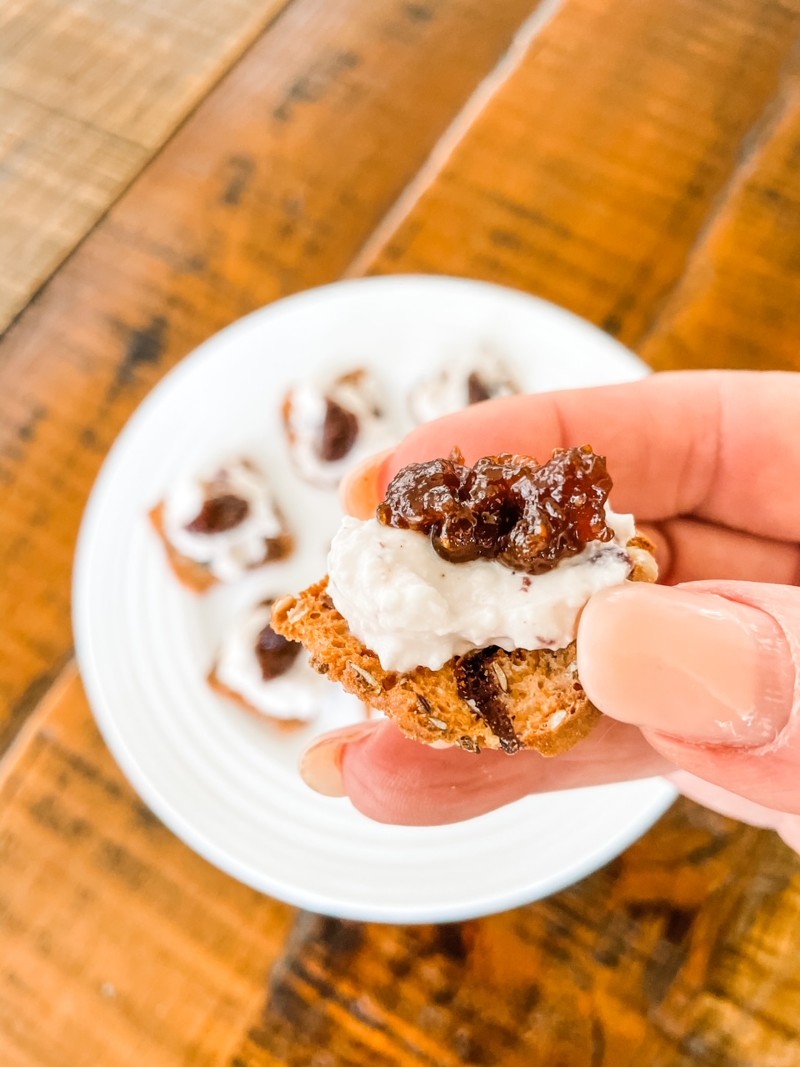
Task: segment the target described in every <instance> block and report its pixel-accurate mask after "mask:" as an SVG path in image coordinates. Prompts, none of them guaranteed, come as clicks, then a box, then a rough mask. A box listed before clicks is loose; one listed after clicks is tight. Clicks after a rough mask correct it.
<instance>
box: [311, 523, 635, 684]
mask: <svg viewBox="0 0 800 1067" xmlns="http://www.w3.org/2000/svg"><path fill="white" fill-rule="evenodd" d="M607 517H608V524H609V526H610V527H611V528H612V529H613V531H614V539H613V540H612V541H608V542H600V541H593V542H590V543H589V544H588V545H587V546H586V547H585V548H584V550H583V551H582V552H581V553H580V554H579V555H577V556H573V557H572V558H570V559H565V560H562V561H561V562H560V563H559V564H558V565H557V566H556V567H554V568H553V569H552V570H550V571H547V572H546V573H545V574H539V575H531V574H523V573H521V572H519V571H514V570H511V569H510V568H509V567H506V566H505V565H504V564H502V563H499V562H498V561H497V560H494V559H477V560H474V561H473V562H470V563H448V562H447V561H446V560H444V559H442V558H441V556H439V555H437V553H436V552H435V551H434V549H433V547H432V546H431V543H430V541H429V539H428V538H427V537H425V536H424V535H422V534H420V533H418V532H416V531H412V530H398V529H395V528H393V527H390V526H383V525H382V524H381V523H379V522H378V520H377V519H369V520H367V521H361V520H359V519H354V518H352V517H349V516H348V517H346V518H344V519H343V520H342V524H341V526H340V527H339V530H338V532H337V533H336V535H335V537H334V539H333V542H332V544H331V549H330V553H329V555H328V576H329V581H328V591H329V593H330V596H331V599H332V601H333V603H334V605H335V607H336V609H337V611H338V612H339V613H340V614H341V615H342V616H343V617H344V618H345V619H346V620H347V623H348V625H349V627H350V630H351V631H352V632H353V633H354V634H355V635H356V637H358V638H359V639H360V640H361V641H363V643H364V644H365V645H366V646H367V647H368V648H371V649H372V650H373V651H374V652H375V653H377V655H378V658H379V659H380V662H381V666H382V667H383V668H384V670H396V671H408V670H412V669H413V668H414V667H429V668H431V670H438V669H439V667H441V666H442V665H443V664H444V663H446V662H447V660H449V659H450V658H451V657H452V656H458V655H463V654H464V653H465V652H468V651H469V650H470V649H475V648H486V647H487V646H489V645H499V646H500V648H503V649H505V650H506V651H508V652H511V651H513V649H515V648H525V649H536V648H549V649H557V648H564V647H565V646H566V645H568V644H570V642H571V641H573V640H574V638H575V631H576V626H577V621H578V615H579V613H580V611H581V608H582V607H583V606H584V604H585V603H586V601H587V600H588V599H589V598H590V597H591V596H592V595H593V594H594V593H596V592H598V591H599V590H600V589H604V588H605V587H606V586H610V585H618V584H619V583H620V582H623V581H625V579H626V578H627V577H628V575H629V574H630V572H631V569H632V566H633V561H632V557H631V555H630V553H629V552H628V550H627V549H626V545H627V543H628V541H629V540H630V539H631V538H632V537H633V536H635V526H634V521H633V516H632V515H616V514H615V513H614V512H612V511H607Z"/></svg>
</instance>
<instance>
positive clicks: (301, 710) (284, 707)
mask: <svg viewBox="0 0 800 1067" xmlns="http://www.w3.org/2000/svg"><path fill="white" fill-rule="evenodd" d="M271 611H272V608H271V606H270V605H269V604H263V605H259V606H258V607H257V608H256V609H255V610H254V611H253V612H252V613H251V614H249V615H247V616H246V617H245V618H244V620H243V621H242V622H241V623H240V624H239V625H238V626H237V627H236V628H235V629H234V630H233V631H232V632H231V634H230V635H229V636H228V638H227V639H226V640H225V641H224V642H223V644H222V647H221V648H220V650H219V655H218V657H217V662H216V664H215V667H214V673H215V674H216V677H217V679H218V680H219V681H220V682H221V683H222V684H223V685H224V686H226V687H227V688H228V689H231V690H233V692H235V693H238V694H239V696H241V697H242V698H243V699H244V700H245V701H246V702H247V703H248V704H249V705H250V706H251V707H253V708H255V709H256V710H257V711H260V712H261V713H262V714H263V715H269V717H270V718H272V719H282V720H289V719H291V720H300V721H302V722H310V721H311V720H312V719H313V718H314V717H315V716H316V715H317V713H318V712H319V709H320V707H321V706H322V702H323V701H324V700H325V699H326V697H327V695H328V693H327V690H328V684H327V682H326V681H325V679H324V678H323V676H322V675H321V674H317V672H316V671H314V670H312V668H311V667H310V666H309V664H308V655H307V653H306V652H305V650H301V652H300V654H299V655H298V656H297V658H296V659H295V661H294V663H292V665H291V666H290V667H289V669H288V670H287V671H284V673H283V674H279V675H278V676H277V677H276V678H270V679H269V680H268V681H265V680H264V678H263V676H262V673H261V666H260V664H259V662H258V657H257V655H256V651H255V650H256V644H257V642H258V635H259V634H260V633H261V631H262V630H263V629H264V627H265V626H266V625H267V624H268V623H269V620H270V614H271Z"/></svg>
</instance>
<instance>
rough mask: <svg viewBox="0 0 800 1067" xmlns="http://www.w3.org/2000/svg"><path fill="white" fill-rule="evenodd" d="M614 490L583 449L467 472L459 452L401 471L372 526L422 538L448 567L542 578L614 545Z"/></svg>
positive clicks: (493, 459) (491, 463)
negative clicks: (592, 548)
mask: <svg viewBox="0 0 800 1067" xmlns="http://www.w3.org/2000/svg"><path fill="white" fill-rule="evenodd" d="M611 485H612V482H611V478H610V477H609V475H608V471H607V470H606V461H605V458H604V457H603V456H597V455H595V453H594V452H592V450H591V448H590V447H589V446H588V445H584V446H583V447H582V448H569V449H557V450H556V451H555V452H554V453H553V456H552V458H551V459H550V460H548V462H547V463H544V464H541V465H539V464H537V463H536V461H535V460H533V459H531V458H530V457H528V456H516V455H510V454H508V453H503V454H501V455H498V456H486V457H485V458H484V459H479V460H478V461H477V463H476V464H475V466H474V467H468V466H466V465H465V464H464V462H463V456H462V455H461V454H460V453H459V452H457V451H456V452H454V453H453V455H452V456H451V457H450V459H434V460H430V461H429V462H427V463H412V464H411V465H410V466H408V467H404V468H403V469H402V470H401V471H399V472H398V473H397V474H396V475H395V477H394V478H393V479H392V481H391V482H390V483H389V487H388V489H387V490H386V499H385V500H384V502H383V503H382V504H380V505H379V506H378V510H377V518H378V521H379V522H381V523H383V525H384V526H394V527H397V528H398V529H401V530H418V531H419V532H420V533H425V534H427V535H428V536H429V537H430V539H431V544H432V545H433V547H434V549H435V550H436V552H437V553H438V554H439V555H440V556H441V557H442V558H443V559H446V560H448V561H449V562H450V563H466V562H469V561H471V560H475V559H497V560H498V561H499V562H500V563H504V564H505V565H506V566H507V567H511V568H512V569H513V570H516V571H523V572H525V573H527V574H543V573H544V572H545V571H549V570H552V569H553V567H555V566H556V565H557V564H558V563H560V562H561V560H564V559H569V558H570V557H571V556H576V555H578V553H580V552H581V551H582V550H583V549H584V548H585V546H586V545H587V544H588V543H589V542H590V541H611V540H612V539H613V536H614V532H613V530H612V529H611V528H610V526H609V525H608V523H607V521H606V512H605V506H606V501H607V500H608V494H609V492H610V490H611Z"/></svg>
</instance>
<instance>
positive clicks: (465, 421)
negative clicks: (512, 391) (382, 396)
mask: <svg viewBox="0 0 800 1067" xmlns="http://www.w3.org/2000/svg"><path fill="white" fill-rule="evenodd" d="M799 409H800V374H791V373H781V372H774V373H773V372H770V373H765V372H747V371H689V372H679V373H670V374H655V375H653V376H652V377H650V378H646V379H644V380H643V381H638V382H632V383H629V384H626V385H613V386H603V387H600V388H594V389H576V390H568V391H564V392H557V393H538V394H532V395H528V396H515V397H507V398H503V399H501V400H493V401H487V402H485V403H482V404H475V405H473V406H472V407H469V408H467V409H465V410H464V411H461V412H458V413H456V414H455V415H450V416H447V417H446V418H444V419H437V420H436V421H435V422H431V423H428V424H426V425H424V426H420V427H418V428H417V429H416V430H414V431H413V432H412V433H411V434H409V436H408V437H407V438H405V440H404V441H403V442H402V443H401V444H400V445H399V446H398V448H397V449H396V450H395V451H394V453H393V454H392V455H391V456H390V457H389V458H388V459H387V460H386V461H385V462H383V463H382V464H381V466H380V471H379V477H378V483H377V486H374V493H373V494H371V495H372V497H373V502H372V509H374V506H375V504H376V503H377V502H378V497H379V496H381V497H382V495H383V491H384V489H385V487H386V483H387V482H388V480H389V479H390V478H391V477H392V476H393V475H394V474H395V473H396V472H397V470H399V469H400V468H401V467H403V466H405V465H407V464H408V463H411V462H416V461H420V460H424V459H430V458H433V457H435V456H441V455H447V454H448V453H449V451H450V450H451V449H452V447H453V446H454V445H458V446H459V447H460V448H461V449H462V450H463V451H464V454H465V456H466V458H467V460H469V461H470V462H472V461H474V460H475V459H476V458H478V457H479V456H481V455H489V454H492V453H497V452H503V451H504V452H520V453H528V454H532V455H534V456H538V457H540V458H541V457H544V456H547V455H548V454H549V452H550V451H551V450H552V449H553V448H557V447H567V446H572V445H578V444H584V443H586V442H588V443H590V444H591V445H592V447H593V448H594V449H595V451H597V452H599V453H601V454H603V455H606V456H607V457H608V461H609V462H608V465H609V470H610V471H611V474H612V477H613V478H614V491H613V493H612V501H613V504H614V507H615V509H616V510H617V511H632V512H634V514H636V516H637V518H639V519H642V520H649V521H660V520H663V519H668V518H672V517H674V516H676V515H687V514H693V515H695V516H697V517H699V518H703V519H706V520H709V521H711V522H717V523H721V524H722V525H724V526H729V527H731V528H736V529H742V530H745V531H747V532H749V533H753V534H763V535H765V536H768V537H771V538H773V539H776V540H788V541H797V540H800V496H798V495H797V494H795V493H794V492H793V490H792V487H793V486H795V485H796V484H798V482H799V481H800V434H798V433H797V432H796V423H797V411H798V410H799ZM365 499H366V498H365V496H364V495H363V494H362V501H361V502H362V504H363V502H364V500H365Z"/></svg>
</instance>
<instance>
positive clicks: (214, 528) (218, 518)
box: [186, 493, 250, 534]
mask: <svg viewBox="0 0 800 1067" xmlns="http://www.w3.org/2000/svg"><path fill="white" fill-rule="evenodd" d="M249 511H250V506H249V504H248V503H247V501H246V500H242V498H241V497H238V496H234V494H233V493H222V494H220V495H218V496H211V497H208V499H207V500H204V501H203V506H202V508H201V509H200V514H199V515H198V516H197V517H196V518H194V519H192V521H191V522H190V523H189V524H188V526H187V527H186V529H187V530H188V531H189V532H190V533H200V534H215V533H224V532H225V531H226V530H232V529H233V527H234V526H238V525H239V523H240V522H242V521H243V520H244V519H245V518H246V517H247V513H248V512H249Z"/></svg>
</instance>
